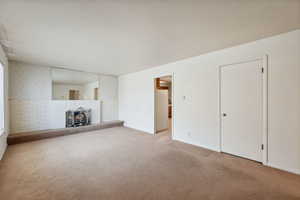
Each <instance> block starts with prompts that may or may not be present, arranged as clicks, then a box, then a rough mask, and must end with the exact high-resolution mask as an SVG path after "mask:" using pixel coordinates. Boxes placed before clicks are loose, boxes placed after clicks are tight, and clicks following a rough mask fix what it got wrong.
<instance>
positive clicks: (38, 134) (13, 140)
mask: <svg viewBox="0 0 300 200" xmlns="http://www.w3.org/2000/svg"><path fill="white" fill-rule="evenodd" d="M123 124H124V122H123V121H119V120H116V121H110V122H102V123H100V124H93V125H89V126H80V127H76V128H62V129H49V130H42V131H31V132H22V133H13V134H10V135H9V136H8V138H7V143H8V144H9V145H11V144H19V143H24V142H31V141H35V140H42V139H47V138H53V137H59V136H65V135H71V134H76V133H82V132H88V131H95V130H100V129H105V128H112V127H117V126H123Z"/></svg>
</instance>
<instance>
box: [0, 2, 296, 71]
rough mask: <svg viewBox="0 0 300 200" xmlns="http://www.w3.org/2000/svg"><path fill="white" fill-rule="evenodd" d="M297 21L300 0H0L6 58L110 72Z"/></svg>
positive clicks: (195, 52) (234, 41) (168, 59)
mask: <svg viewBox="0 0 300 200" xmlns="http://www.w3.org/2000/svg"><path fill="white" fill-rule="evenodd" d="M298 28H300V1H299V0H198V1H197V0H98V1H97V0H0V35H1V36H0V37H1V38H0V40H1V43H2V44H3V45H4V46H6V48H5V49H6V52H7V53H8V56H9V59H11V60H20V61H23V62H29V63H33V64H40V65H47V66H57V67H65V68H72V69H77V70H84V71H89V72H98V73H103V74H112V75H120V74H125V73H129V72H134V71H139V70H143V69H146V68H150V67H153V66H158V65H161V64H166V63H169V62H174V61H176V60H180V59H184V58H188V57H193V56H197V55H200V54H203V53H207V52H210V51H214V50H218V49H222V48H226V47H231V46H234V45H238V44H242V43H245V42H249V41H253V40H257V39H260V38H264V37H268V36H272V35H276V34H279V33H282V32H288V31H291V30H295V29H298Z"/></svg>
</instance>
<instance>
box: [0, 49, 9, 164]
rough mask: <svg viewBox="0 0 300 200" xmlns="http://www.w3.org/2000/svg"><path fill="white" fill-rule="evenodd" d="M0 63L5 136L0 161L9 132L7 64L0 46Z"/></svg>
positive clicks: (0, 144)
mask: <svg viewBox="0 0 300 200" xmlns="http://www.w3.org/2000/svg"><path fill="white" fill-rule="evenodd" d="M0 62H1V63H2V65H3V67H4V68H3V69H4V102H5V108H4V130H5V134H2V135H1V136H0V160H1V159H2V156H3V154H4V152H5V149H6V147H7V143H6V138H7V135H8V131H9V120H8V118H9V113H8V112H9V109H8V69H7V66H8V62H7V59H6V56H5V54H4V51H3V49H2V47H1V45H0Z"/></svg>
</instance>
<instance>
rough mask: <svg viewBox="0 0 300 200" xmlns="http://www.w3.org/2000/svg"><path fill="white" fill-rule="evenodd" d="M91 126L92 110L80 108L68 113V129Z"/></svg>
mask: <svg viewBox="0 0 300 200" xmlns="http://www.w3.org/2000/svg"><path fill="white" fill-rule="evenodd" d="M90 124H91V109H84V108H82V107H79V108H78V109H77V110H68V111H66V127H78V126H86V125H90Z"/></svg>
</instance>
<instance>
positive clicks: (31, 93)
mask: <svg viewBox="0 0 300 200" xmlns="http://www.w3.org/2000/svg"><path fill="white" fill-rule="evenodd" d="M51 91H52V80H51V68H50V67H41V66H36V65H32V64H26V63H22V62H15V61H10V62H9V99H10V100H51V98H52V92H51Z"/></svg>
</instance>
